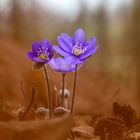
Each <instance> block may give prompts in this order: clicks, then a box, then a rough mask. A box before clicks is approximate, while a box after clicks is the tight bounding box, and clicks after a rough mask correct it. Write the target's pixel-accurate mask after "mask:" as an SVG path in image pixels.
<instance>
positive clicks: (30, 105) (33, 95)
mask: <svg viewBox="0 0 140 140" xmlns="http://www.w3.org/2000/svg"><path fill="white" fill-rule="evenodd" d="M34 97H35V88H34V87H33V88H32V96H31V100H30V102H29V105H28V106H27V109H26V110H25V112H24V113H23V115H22V116H21V117H20V119H19V120H22V119H23V118H24V117H25V116H26V115H27V113H28V111H29V110H30V108H31V107H32V104H33V101H34Z"/></svg>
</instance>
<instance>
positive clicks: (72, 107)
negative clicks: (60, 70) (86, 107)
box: [70, 64, 78, 115]
mask: <svg viewBox="0 0 140 140" xmlns="http://www.w3.org/2000/svg"><path fill="white" fill-rule="evenodd" d="M77 66H78V65H77V64H76V66H75V75H74V85H73V94H72V104H71V110H70V114H71V115H72V114H73V113H74V107H75V97H76V96H75V95H76V94H75V93H76V84H77V74H78V70H77Z"/></svg>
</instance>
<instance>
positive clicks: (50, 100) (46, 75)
mask: <svg viewBox="0 0 140 140" xmlns="http://www.w3.org/2000/svg"><path fill="white" fill-rule="evenodd" d="M44 75H45V81H46V85H47V95H48V108H49V117H50V118H52V115H53V114H52V113H53V111H52V110H53V109H52V95H51V92H50V84H49V78H48V72H47V68H46V66H44Z"/></svg>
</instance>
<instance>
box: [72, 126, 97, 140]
mask: <svg viewBox="0 0 140 140" xmlns="http://www.w3.org/2000/svg"><path fill="white" fill-rule="evenodd" d="M72 132H73V133H74V134H75V135H78V136H81V137H85V138H93V137H94V128H93V127H90V126H78V127H74V128H73V129H72Z"/></svg>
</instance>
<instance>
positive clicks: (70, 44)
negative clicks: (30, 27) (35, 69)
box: [27, 29, 97, 73]
mask: <svg viewBox="0 0 140 140" xmlns="http://www.w3.org/2000/svg"><path fill="white" fill-rule="evenodd" d="M57 41H58V43H59V46H55V45H54V46H52V45H51V44H50V42H49V41H48V40H47V39H44V40H42V41H41V43H39V42H37V41H35V42H33V44H32V51H30V52H28V53H27V56H28V57H29V59H31V60H32V61H34V62H35V63H39V64H43V65H45V64H49V65H50V66H51V67H52V68H53V69H54V70H56V71H58V72H62V73H67V72H74V71H75V68H76V66H78V68H80V67H81V66H82V64H83V62H84V61H85V60H86V59H87V58H88V57H89V56H91V55H92V54H93V53H94V52H95V51H96V49H97V47H96V46H95V43H96V39H95V38H94V37H92V38H91V39H90V41H89V42H87V41H86V37H85V33H84V31H83V30H82V29H77V30H76V31H75V33H74V35H73V37H70V36H69V35H68V34H66V33H61V34H60V35H59V36H58V37H57ZM54 50H55V51H56V52H57V54H59V55H60V56H61V57H58V58H54Z"/></svg>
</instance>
